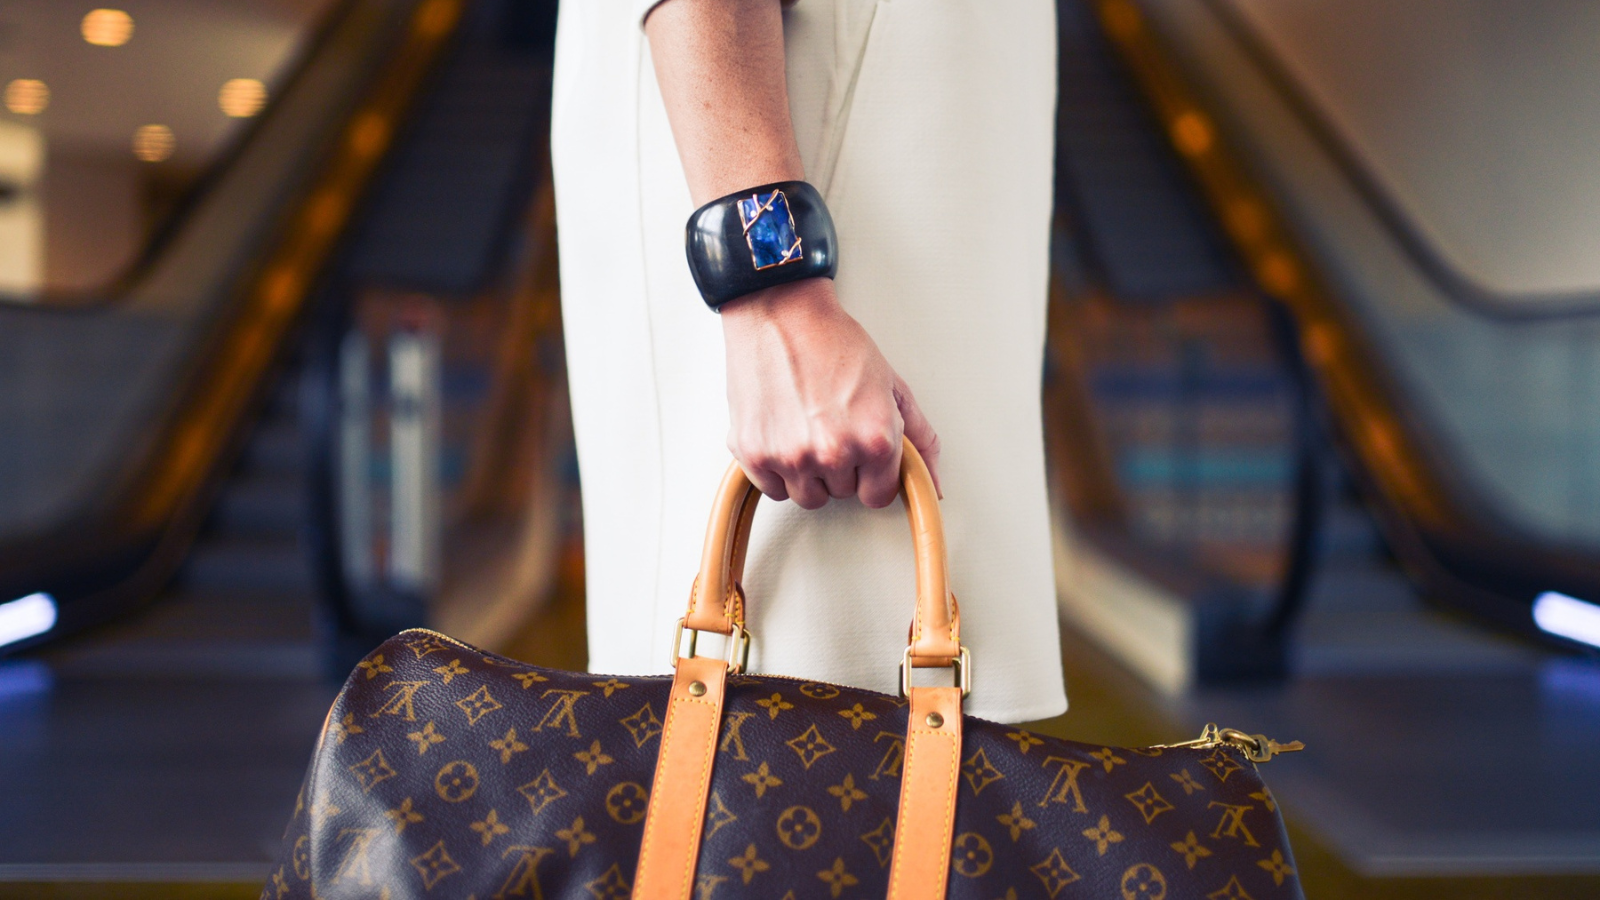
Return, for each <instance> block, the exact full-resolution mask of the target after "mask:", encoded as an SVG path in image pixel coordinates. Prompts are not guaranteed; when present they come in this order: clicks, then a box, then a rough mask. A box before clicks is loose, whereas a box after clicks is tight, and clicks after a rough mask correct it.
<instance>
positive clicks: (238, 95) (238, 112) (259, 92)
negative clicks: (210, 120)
mask: <svg viewBox="0 0 1600 900" xmlns="http://www.w3.org/2000/svg"><path fill="white" fill-rule="evenodd" d="M217 105H218V106H220V107H222V111H223V113H225V114H226V115H229V116H232V117H234V118H235V119H247V118H249V117H251V116H253V115H255V114H256V113H258V112H261V108H262V107H263V106H266V105H267V86H266V85H264V84H262V83H261V82H259V81H257V80H256V79H254V78H230V79H228V80H227V81H226V82H224V83H223V85H222V90H221V91H219V92H218V93H217Z"/></svg>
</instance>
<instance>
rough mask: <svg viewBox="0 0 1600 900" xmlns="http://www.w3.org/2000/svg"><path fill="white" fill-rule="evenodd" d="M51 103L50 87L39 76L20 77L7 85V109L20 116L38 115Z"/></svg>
mask: <svg viewBox="0 0 1600 900" xmlns="http://www.w3.org/2000/svg"><path fill="white" fill-rule="evenodd" d="M49 105H50V88H49V87H47V86H45V83H44V82H42V81H40V80H38V79H37V78H18V79H16V80H14V81H12V82H11V83H10V84H8V85H6V109H9V110H11V111H12V112H14V113H16V114H17V115H19V116H36V115H38V114H39V113H42V112H44V109H45V107H47V106H49Z"/></svg>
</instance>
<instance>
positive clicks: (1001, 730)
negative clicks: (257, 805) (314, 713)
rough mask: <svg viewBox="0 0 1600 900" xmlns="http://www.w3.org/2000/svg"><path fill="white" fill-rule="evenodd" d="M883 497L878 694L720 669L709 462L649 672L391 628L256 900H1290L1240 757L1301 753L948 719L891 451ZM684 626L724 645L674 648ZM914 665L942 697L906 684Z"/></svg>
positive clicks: (914, 480)
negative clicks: (661, 658)
mask: <svg viewBox="0 0 1600 900" xmlns="http://www.w3.org/2000/svg"><path fill="white" fill-rule="evenodd" d="M902 483H903V488H904V499H905V502H906V509H907V512H908V516H909V518H910V521H911V529H912V534H913V539H914V546H915V549H916V558H917V606H916V613H915V618H914V619H913V623H912V628H911V639H910V643H909V646H908V647H906V648H905V650H904V653H903V655H902V667H901V682H902V687H903V690H902V696H899V697H894V696H888V695H885V694H879V693H875V692H872V691H864V690H857V689H855V688H848V687H840V686H836V685H831V684H824V683H817V682H807V681H801V680H796V679H791V678H782V677H778V676H771V675H747V674H744V672H743V668H744V666H743V660H744V659H745V657H746V655H747V652H748V647H749V640H750V638H749V635H748V634H746V632H745V631H744V596H743V593H742V591H741V589H740V588H739V584H738V579H739V577H740V574H741V572H742V570H743V565H744V552H745V547H746V542H747V540H748V537H749V532H750V522H751V519H752V517H753V515H754V511H755V506H756V501H757V499H758V497H759V496H760V495H759V493H758V492H757V491H756V490H755V489H754V488H753V487H752V486H751V484H750V482H749V481H748V480H747V479H746V478H745V476H744V474H743V473H742V472H741V471H740V470H739V469H738V467H737V466H734V467H732V468H730V469H729V472H728V475H727V477H726V478H725V479H724V481H723V484H722V487H721V490H720V492H719V495H718V497H717V503H716V507H715V510H714V512H713V515H712V520H711V526H710V528H709V530H708V533H707V539H706V549H705V554H704V556H703V558H702V561H701V568H700V574H699V577H698V578H697V579H696V582H695V585H694V588H693V590H692V593H691V598H690V603H689V609H688V612H687V614H686V616H685V618H684V620H683V621H682V622H681V623H680V626H681V627H680V628H679V630H678V638H679V639H680V640H679V642H678V643H679V645H678V646H677V647H675V648H674V654H673V655H674V660H675V669H676V672H675V674H674V675H672V676H670V677H668V676H655V677H630V678H622V677H607V676H604V675H593V674H586V673H578V672H560V671H554V670H550V669H542V668H538V667H536V666H530V665H526V664H524V663H520V662H516V661H514V660H510V659H506V658H504V657H500V656H496V655H494V654H490V653H485V652H483V651H481V650H477V649H474V648H472V647H470V646H467V645H466V644H462V643H460V642H458V641H454V640H452V639H450V638H448V637H445V636H443V635H440V634H437V633H434V632H430V631H423V630H412V631H407V632H404V633H402V634H400V635H397V636H396V637H394V638H392V639H390V640H389V641H387V642H386V643H384V644H383V645H382V646H381V647H379V648H378V649H377V650H375V651H373V653H372V654H371V655H369V656H368V657H367V658H366V659H364V660H363V661H362V662H361V663H360V665H359V666H358V667H357V668H356V670H355V672H354V673H353V674H352V675H351V676H350V679H349V680H348V681H347V682H346V684H345V686H344V689H343V690H342V691H341V692H340V694H339V697H338V699H337V700H336V701H335V702H334V706H333V709H332V711H331V712H330V713H329V716H328V720H327V724H326V726H325V727H324V729H323V733H322V737H321V739H320V741H319V743H318V746H317V750H316V753H315V755H314V757H313V759H312V762H311V768H310V771H309V772H308V774H307V776H306V781H305V785H304V787H303V788H302V790H301V795H300V798H299V801H298V802H297V803H296V805H295V812H294V817H293V820H292V821H291V822H290V825H289V829H288V833H287V836H286V838H285V843H284V850H283V855H282V859H281V860H280V863H279V865H278V866H277V867H276V868H275V869H274V871H273V872H272V874H271V877H270V880H269V881H268V883H267V885H266V887H265V889H264V892H263V895H262V896H263V897H264V898H272V900H286V898H290V897H294V898H309V897H318V898H322V900H333V898H342V897H352V898H355V897H362V898H391V900H400V898H405V897H451V898H475V900H489V898H511V897H524V898H542V900H558V898H559V900H579V898H582V900H595V898H599V900H625V898H628V897H633V898H647V900H666V898H671V900H689V898H700V900H738V898H763V900H806V898H830V900H840V898H846V897H850V898H857V897H863V898H864V897H886V896H887V897H890V898H895V900H911V898H916V900H930V898H937V897H954V898H963V900H1022V898H1049V900H1059V898H1068V897H1094V898H1116V897H1122V898H1126V900H1163V898H1173V900H1190V898H1195V900H1198V898H1208V900H1250V898H1254V900H1268V898H1299V897H1301V896H1302V894H1301V891H1300V887H1299V883H1298V881H1297V879H1296V877H1295V869H1294V860H1293V856H1292V854H1291V853H1290V850H1289V844H1288V841H1287V838H1286V836H1285V833H1284V828H1283V822H1282V819H1281V818H1280V816H1279V814H1278V810H1277V806H1276V805H1275V803H1274V802H1273V799H1272V794H1271V792H1270V791H1268V790H1267V788H1266V786H1265V785H1264V784H1263V783H1262V781H1261V778H1260V776H1259V774H1258V773H1257V771H1256V766H1255V763H1256V762H1260V761H1264V760H1266V759H1269V758H1271V756H1272V755H1273V754H1274V753H1276V752H1279V751H1282V750H1288V749H1298V745H1291V746H1279V745H1278V744H1276V743H1274V742H1272V741H1269V740H1267V739H1266V738H1264V737H1260V736H1249V735H1245V734H1243V733H1241V732H1237V731H1232V730H1219V729H1217V728H1215V727H1214V726H1207V729H1206V732H1205V733H1204V734H1203V735H1202V736H1201V737H1200V738H1199V739H1197V740H1194V741H1189V742H1187V743H1184V744H1178V745H1172V746H1163V747H1147V748H1137V749H1136V748H1119V747H1103V746H1100V745H1092V744H1080V743H1074V742H1071V741H1064V740H1059V739H1056V738H1050V737H1044V736H1040V735H1035V734H1032V733H1029V732H1026V731H1023V730H1021V729H1018V728H1015V727H1010V726H1005V725H998V724H995V723H993V722H987V721H984V720H982V719H976V718H971V717H963V715H962V712H961V703H962V697H963V695H964V692H965V691H966V690H967V689H968V688H969V679H970V677H971V666H970V660H969V656H968V653H967V651H966V649H965V648H964V647H962V646H961V642H960V615H959V611H958V610H957V607H956V604H955V600H954V598H953V597H951V596H950V594H949V592H948V590H947V589H946V581H945V563H944V536H943V531H942V527H941V524H940V520H939V509H938V503H937V500H936V498H935V494H934V489H933V484H932V481H931V479H930V477H929V475H928V470H927V468H926V466H924V465H923V463H922V460H921V459H920V458H919V457H918V456H917V454H916V451H915V450H913V449H912V448H911V446H910V444H909V443H907V444H906V450H905V464H904V466H903V470H902ZM685 632H688V634H689V639H688V641H687V646H684V642H683V641H682V640H681V639H682V637H683V635H684V633H685ZM705 632H711V633H715V634H720V635H723V636H725V637H726V646H727V648H728V652H727V654H726V655H725V657H724V658H712V657H706V656H699V655H696V652H695V650H696V643H697V638H698V637H699V635H700V634H702V633H705ZM680 654H682V655H680ZM914 668H942V669H946V670H948V671H950V672H951V675H952V680H953V681H954V684H953V685H952V686H950V687H922V686H917V685H913V684H912V679H911V671H912V669H914Z"/></svg>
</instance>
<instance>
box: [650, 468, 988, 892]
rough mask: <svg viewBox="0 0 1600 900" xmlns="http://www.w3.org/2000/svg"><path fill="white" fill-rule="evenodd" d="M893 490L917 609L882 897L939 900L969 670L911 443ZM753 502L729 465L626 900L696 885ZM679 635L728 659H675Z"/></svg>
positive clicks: (934, 497)
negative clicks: (938, 673) (901, 511)
mask: <svg viewBox="0 0 1600 900" xmlns="http://www.w3.org/2000/svg"><path fill="white" fill-rule="evenodd" d="M900 489H901V496H902V497H903V499H904V500H905V506H906V517H907V518H908V519H909V520H910V522H911V537H912V546H913V548H914V549H915V552H916V559H917V610H916V615H915V616H914V617H913V619H912V622H911V639H910V642H909V646H907V647H906V651H905V657H904V659H903V660H902V662H901V664H900V688H901V693H902V694H903V695H904V696H905V697H907V699H908V703H907V707H908V709H907V719H906V738H905V754H904V756H903V757H902V762H901V770H900V804H899V810H898V812H897V814H896V817H895V841H894V858H893V860H892V863H891V865H890V867H889V894H888V900H931V898H935V897H943V896H944V895H945V889H946V887H947V886H948V882H947V879H948V878H949V873H950V843H951V835H952V834H954V830H955V809H956V802H955V801H956V792H957V787H958V785H959V782H960V771H961V744H962V740H961V738H962V735H961V731H962V728H961V724H962V723H961V705H962V704H961V700H962V697H963V696H965V694H966V693H967V691H968V690H969V686H970V679H971V665H970V663H969V661H968V658H967V651H966V648H964V647H962V646H961V612H960V610H959V609H958V608H957V607H956V600H955V597H954V596H952V595H951V593H950V589H949V581H948V577H947V575H946V572H945V545H944V523H943V520H942V518H941V517H940V515H939V495H938V492H937V491H935V490H934V487H933V476H932V475H931V474H929V472H928V466H927V464H926V463H924V462H923V460H922V456H921V455H920V454H918V453H917V450H916V448H915V447H913V446H911V442H910V441H909V440H908V441H905V444H904V452H903V454H902V456H901V461H900ZM760 497H761V494H760V492H759V491H757V490H756V489H755V486H754V485H753V484H751V482H750V479H749V478H748V477H747V476H746V475H745V473H744V470H742V469H740V468H739V466H738V464H737V463H736V464H734V465H732V466H730V467H729V468H728V473H727V474H726V475H724V476H723V478H722V486H721V487H720V488H718V490H717V499H716V503H715V505H714V506H713V508H712V513H711V524H710V526H709V527H708V528H707V529H706V545H705V551H704V552H703V554H702V555H701V558H700V574H699V576H698V577H696V578H695V583H694V590H693V591H692V592H691V593H690V595H689V610H688V613H687V614H686V615H685V616H684V617H683V618H682V619H680V620H679V621H678V628H677V629H676V632H675V634H676V637H677V640H675V641H674V642H673V649H672V665H673V669H674V671H673V676H672V690H671V692H670V693H669V694H668V698H667V714H666V717H665V721H664V722H663V724H662V731H661V749H660V751H659V752H658V753H657V757H656V773H655V778H654V780H653V781H652V788H651V793H650V801H649V804H648V806H647V808H646V811H645V821H644V835H643V837H642V840H641V843H640V845H639V861H638V865H637V867H636V868H635V872H634V882H633V892H632V896H633V900H689V896H690V893H691V891H692V889H693V886H694V883H695V880H694V875H695V864H696V861H697V859H698V858H699V854H700V838H701V833H702V831H703V827H704V824H705V810H706V798H707V796H708V795H709V793H710V790H711V773H712V769H713V763H714V761H715V758H716V753H717V738H718V734H719V732H720V730H721V726H722V705H723V700H724V699H725V697H726V692H727V677H728V673H730V672H737V671H740V670H741V669H743V668H744V658H745V656H746V655H747V654H748V652H749V648H750V643H749V635H748V634H746V633H745V630H744V591H743V590H742V589H741V588H740V587H739V579H740V578H741V577H743V575H744V559H745V551H746V550H747V549H748V548H749V546H750V523H751V522H752V520H753V519H754V518H755V510H756V502H757V501H758V500H759V499H760ZM685 630H688V631H689V632H690V634H691V635H696V636H697V635H698V634H699V633H700V632H701V631H710V632H714V633H716V634H722V635H726V636H728V637H729V638H730V640H729V641H728V657H727V660H725V661H724V660H718V659H712V658H708V657H703V656H696V655H695V652H694V648H695V638H694V637H691V638H690V640H689V652H688V655H680V652H679V651H680V650H681V646H680V645H681V643H682V639H683V632H684V631H685ZM916 666H921V667H945V668H954V669H955V670H956V676H957V686H956V687H917V686H913V685H912V684H911V669H912V668H913V667H916Z"/></svg>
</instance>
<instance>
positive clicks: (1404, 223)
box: [1201, 0, 1600, 321]
mask: <svg viewBox="0 0 1600 900" xmlns="http://www.w3.org/2000/svg"><path fill="white" fill-rule="evenodd" d="M1201 2H1202V3H1204V4H1205V6H1206V7H1207V9H1209V10H1210V11H1211V12H1212V14H1213V15H1214V16H1215V17H1216V19H1217V21H1218V22H1219V23H1221V25H1222V27H1223V28H1224V29H1225V30H1226V31H1227V32H1228V35H1229V36H1230V37H1231V38H1233V40H1235V41H1236V42H1237V43H1238V45H1239V47H1240V48H1241V49H1242V50H1243V51H1244V53H1245V55H1246V56H1248V57H1249V58H1250V61H1251V62H1252V63H1253V64H1254V65H1255V66H1256V67H1257V69H1258V70H1259V71H1260V73H1261V75H1262V76H1263V78H1264V79H1265V80H1266V82H1267V83H1268V84H1269V85H1270V86H1271V88H1272V91H1273V92H1274V93H1276V94H1277V95H1278V97H1279V99H1281V100H1282V101H1283V104H1284V106H1285V107H1287V108H1288V109H1289V110H1290V112H1292V113H1293V115H1294V116H1295V118H1296V119H1298V120H1299V122H1300V124H1301V125H1302V127H1304V128H1305V130H1306V133H1307V134H1308V135H1310V136H1311V138H1312V140H1313V141H1314V142H1315V143H1316V144H1317V145H1318V147H1319V148H1320V149H1321V150H1322V152H1323V153H1325V154H1326V155H1327V157H1328V159H1329V160H1330V161H1332V163H1333V165H1334V167H1335V168H1337V169H1338V170H1339V172H1340V174H1341V175H1343V176H1344V178H1345V179H1346V180H1347V181H1348V183H1349V184H1350V186H1351V187H1352V188H1353V189H1354V191H1355V193H1356V195H1357V196H1358V197H1360V198H1361V202H1362V203H1363V204H1364V205H1365V206H1366V207H1367V208H1368V210H1369V211H1370V212H1371V213H1372V216H1373V218H1374V219H1376V220H1377V221H1378V222H1379V223H1380V224H1381V225H1382V227H1383V228H1384V230H1386V231H1387V232H1388V233H1389V236H1390V238H1391V239H1392V240H1393V241H1394V243H1395V245H1396V246H1398V247H1399V248H1400V249H1401V250H1402V251H1403V252H1404V253H1405V255H1406V257H1407V258H1408V259H1410V261H1411V263H1412V265H1414V266H1416V268H1417V270H1418V271H1419V272H1421V273H1422V275H1423V277H1425V278H1426V279H1427V280H1428V281H1429V282H1430V283H1431V284H1432V285H1433V286H1434V289H1435V290H1437V291H1438V292H1439V293H1440V294H1441V295H1442V296H1444V297H1445V298H1447V299H1449V300H1450V301H1451V302H1453V303H1455V304H1457V305H1459V306H1461V307H1462V308H1464V309H1467V310H1470V311H1472V312H1474V313H1476V314H1478V315H1481V316H1484V317H1487V318H1492V319H1504V320H1513V321H1529V320H1536V321H1537V320H1549V319H1566V318H1580V317H1585V316H1593V315H1600V290H1582V289H1578V290H1555V291H1496V290H1493V289H1491V288H1488V287H1485V286H1483V285H1482V284H1480V283H1479V282H1478V281H1477V280H1476V279H1474V278H1473V277H1472V276H1470V275H1468V274H1466V273H1464V272H1462V271H1461V270H1460V269H1459V268H1458V267H1457V266H1455V265H1454V264H1452V263H1451V262H1450V260H1449V259H1448V258H1447V257H1446V256H1445V254H1444V253H1443V252H1441V251H1440V250H1439V249H1438V248H1437V247H1436V246H1435V245H1434V243H1433V242H1432V241H1430V240H1429V239H1428V237H1427V236H1426V235H1424V234H1423V232H1422V230H1421V229H1420V228H1418V227H1417V225H1416V223H1414V222H1413V221H1412V220H1411V219H1410V218H1409V217H1408V216H1407V215H1406V214H1405V212H1404V210H1403V207H1402V205H1401V203H1400V202H1399V201H1398V200H1397V199H1395V196H1394V194H1393V192H1392V191H1390V190H1389V189H1388V188H1386V187H1385V186H1384V184H1383V182H1382V180H1381V179H1380V178H1378V176H1377V175H1375V174H1374V173H1373V172H1372V171H1371V168H1370V167H1369V166H1368V165H1367V164H1365V163H1364V162H1363V161H1362V159H1361V155H1360V154H1359V153H1358V152H1357V151H1356V149H1355V147H1354V144H1353V142H1352V141H1351V140H1350V139H1349V138H1347V137H1345V136H1344V135H1342V134H1341V133H1340V130H1339V128H1338V126H1337V125H1335V124H1334V122H1333V120H1332V119H1331V118H1330V117H1329V116H1328V115H1327V114H1326V113H1324V112H1323V111H1322V110H1321V109H1319V108H1318V107H1317V105H1316V103H1315V102H1313V101H1312V100H1311V98H1310V97H1309V96H1307V94H1306V92H1305V91H1304V90H1302V89H1301V88H1300V87H1299V86H1298V85H1297V84H1296V81H1295V79H1294V77H1293V76H1292V75H1290V73H1289V70H1288V67H1287V66H1285V65H1284V63H1283V61H1282V60H1281V59H1280V58H1279V56H1278V54H1277V53H1275V52H1274V51H1273V50H1272V48H1271V47H1270V45H1269V43H1268V41H1267V40H1266V39H1265V38H1264V37H1262V35H1261V34H1260V33H1259V32H1258V31H1257V29H1256V28H1255V27H1254V26H1252V25H1251V24H1250V23H1249V22H1247V21H1245V16H1243V15H1242V14H1240V12H1239V11H1238V10H1237V9H1236V8H1234V6H1233V4H1232V3H1231V2H1229V0H1201Z"/></svg>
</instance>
